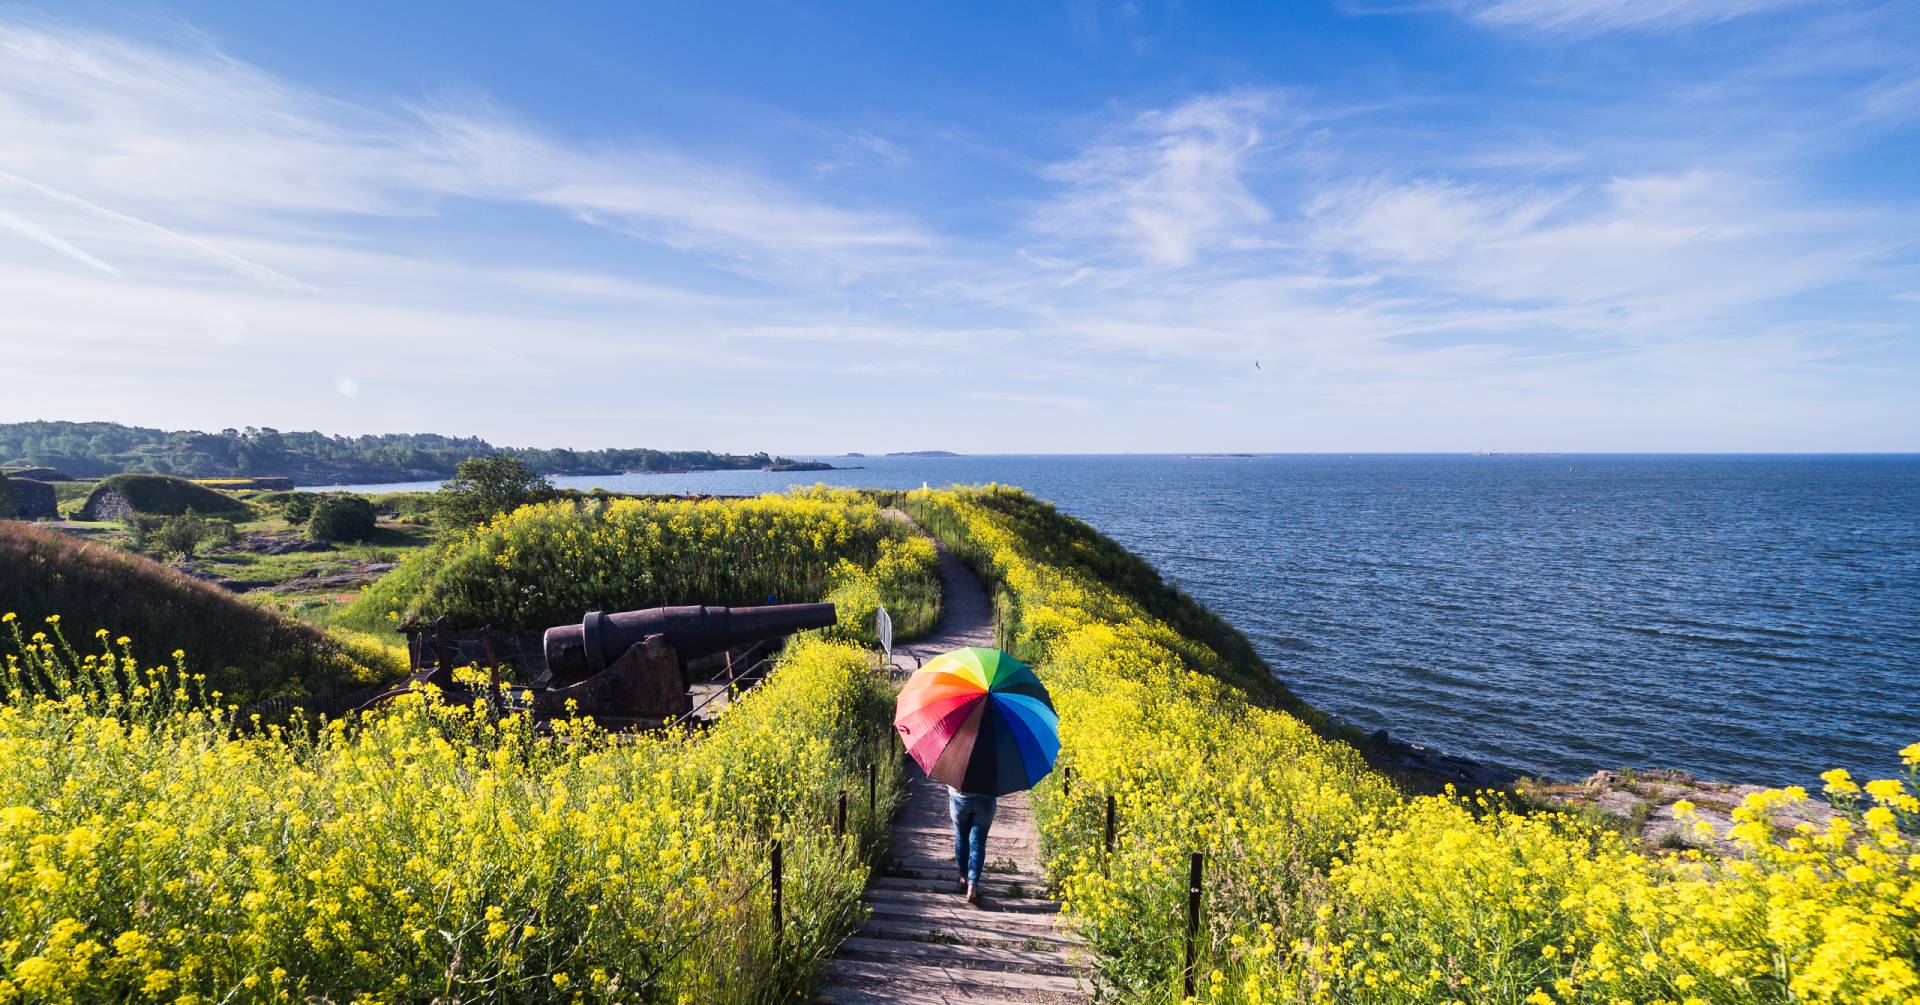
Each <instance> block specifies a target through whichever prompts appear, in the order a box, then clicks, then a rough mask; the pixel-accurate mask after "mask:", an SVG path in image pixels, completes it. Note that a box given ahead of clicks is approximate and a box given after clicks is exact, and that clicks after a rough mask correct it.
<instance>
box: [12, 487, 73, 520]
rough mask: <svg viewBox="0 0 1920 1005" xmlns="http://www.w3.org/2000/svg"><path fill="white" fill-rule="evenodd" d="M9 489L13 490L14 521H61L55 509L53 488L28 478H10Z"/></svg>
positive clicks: (58, 512)
mask: <svg viewBox="0 0 1920 1005" xmlns="http://www.w3.org/2000/svg"><path fill="white" fill-rule="evenodd" d="M7 487H8V488H10V489H12V490H13V501H14V510H15V512H14V519H16V520H56V519H59V517H60V511H59V510H58V509H56V508H55V507H54V492H53V486H51V485H48V484H46V483H45V482H36V481H31V480H29V479H26V478H9V479H7Z"/></svg>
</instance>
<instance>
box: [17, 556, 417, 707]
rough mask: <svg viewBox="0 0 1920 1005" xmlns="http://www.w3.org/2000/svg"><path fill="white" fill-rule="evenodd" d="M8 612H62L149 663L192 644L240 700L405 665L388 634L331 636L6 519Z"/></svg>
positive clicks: (301, 691) (335, 686)
mask: <svg viewBox="0 0 1920 1005" xmlns="http://www.w3.org/2000/svg"><path fill="white" fill-rule="evenodd" d="M0 612H7V613H13V614H16V615H18V616H19V617H21V618H25V619H26V620H27V623H28V624H32V625H36V626H37V625H39V624H40V623H41V619H43V618H45V617H47V616H49V615H55V616H59V617H62V618H63V619H64V627H65V629H66V630H67V631H68V632H69V633H71V634H72V635H73V636H75V637H77V638H82V639H90V638H91V637H92V633H93V632H95V631H97V630H101V629H109V630H110V631H111V633H112V634H113V635H115V636H116V637H117V636H118V635H120V634H121V633H125V634H126V635H128V636H130V637H132V638H133V639H134V642H133V643H132V644H133V645H134V646H135V647H136V648H135V651H134V655H135V657H136V658H137V659H139V660H140V661H141V662H142V663H144V664H146V665H154V664H158V663H162V662H167V661H168V654H170V653H171V652H173V650H175V649H185V650H187V651H188V652H191V653H192V654H193V656H194V661H195V662H194V665H195V667H196V669H197V670H198V671H199V672H201V673H203V674H204V675H205V676H206V677H207V679H208V685H209V687H210V688H212V689H215V690H219V691H221V692H223V693H224V694H225V695H226V696H227V697H228V698H229V699H230V700H233V701H240V702H248V701H256V700H259V699H262V698H267V697H271V696H274V695H280V694H290V695H294V696H304V695H311V694H319V693H323V692H328V691H350V690H353V689H356V688H361V687H365V686H368V685H371V684H378V683H382V682H384V681H388V680H392V679H393V678H394V677H396V676H398V675H401V674H404V673H405V672H406V662H405V659H404V657H403V656H399V655H396V654H395V652H393V651H390V650H388V649H387V648H386V647H384V646H383V645H381V644H380V642H381V641H383V640H380V639H377V638H359V637H353V636H345V635H341V634H328V633H325V632H322V631H320V630H318V629H315V628H312V627H309V626H307V625H304V624H301V623H299V622H297V621H295V620H293V619H292V618H289V617H286V616H284V615H281V614H279V613H277V612H274V611H271V610H267V609H264V608H262V607H260V606H257V605H255V604H251V603H248V602H247V601H246V600H243V599H241V598H240V597H238V596H235V595H234V594H231V593H228V592H227V591H225V590H222V589H220V588H219V587H217V586H214V585H212V584H210V583H206V582H202V581H201V580H198V579H195V578H193V577H191V576H186V575H182V574H181V573H180V572H178V571H176V570H174V569H170V568H168V567H166V566H163V565H161V564H159V563H157V562H154V561H152V560H151V559H148V558H144V557H142V556H140V555H135V554H130V553H128V552H126V551H122V550H120V549H118V548H113V547H109V546H107V545H103V544H93V543H91V542H87V541H82V540H79V539H77V538H74V537H71V536H68V535H66V534H62V533H59V532H57V531H53V530H47V529H44V528H41V527H36V526H34V525H32V524H25V523H17V522H13V521H0Z"/></svg>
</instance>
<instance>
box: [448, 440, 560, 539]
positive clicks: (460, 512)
mask: <svg viewBox="0 0 1920 1005" xmlns="http://www.w3.org/2000/svg"><path fill="white" fill-rule="evenodd" d="M551 498H553V483H552V482H549V481H547V479H546V478H545V477H543V476H542V475H541V474H540V473H539V472H537V471H535V470H534V469H533V468H532V467H530V466H528V464H527V463H526V462H525V461H523V460H521V459H519V458H518V457H513V456H510V455H507V454H494V455H492V456H490V457H474V458H470V459H468V460H464V461H461V462H460V467H459V468H458V469H457V470H456V471H455V472H454V476H453V477H452V478H449V479H447V482H446V484H445V485H442V486H440V491H438V492H436V493H434V515H435V516H436V517H437V518H438V519H439V520H440V522H441V523H443V524H445V525H446V526H448V527H472V526H474V525H476V524H482V523H485V522H487V521H488V520H491V519H493V518H494V517H495V516H497V515H499V514H501V513H510V512H512V511H514V510H516V509H519V508H520V507H522V506H525V505H527V504H529V503H537V502H545V501H546V500H548V499H551Z"/></svg>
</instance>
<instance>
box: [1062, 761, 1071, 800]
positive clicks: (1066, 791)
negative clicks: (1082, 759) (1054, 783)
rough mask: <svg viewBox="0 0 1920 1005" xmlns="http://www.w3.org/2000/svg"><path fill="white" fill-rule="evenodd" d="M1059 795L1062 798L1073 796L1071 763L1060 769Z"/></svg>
mask: <svg viewBox="0 0 1920 1005" xmlns="http://www.w3.org/2000/svg"><path fill="white" fill-rule="evenodd" d="M1060 796H1061V798H1063V799H1072V798H1073V766H1072V765H1068V766H1067V767H1064V768H1061V769H1060Z"/></svg>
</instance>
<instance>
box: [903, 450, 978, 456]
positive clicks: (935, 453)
mask: <svg viewBox="0 0 1920 1005" xmlns="http://www.w3.org/2000/svg"><path fill="white" fill-rule="evenodd" d="M887 456H888V457H958V456H960V455H959V454H956V453H954V452H953V451H951V450H896V451H894V452H893V453H890V454H888V455H887Z"/></svg>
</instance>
